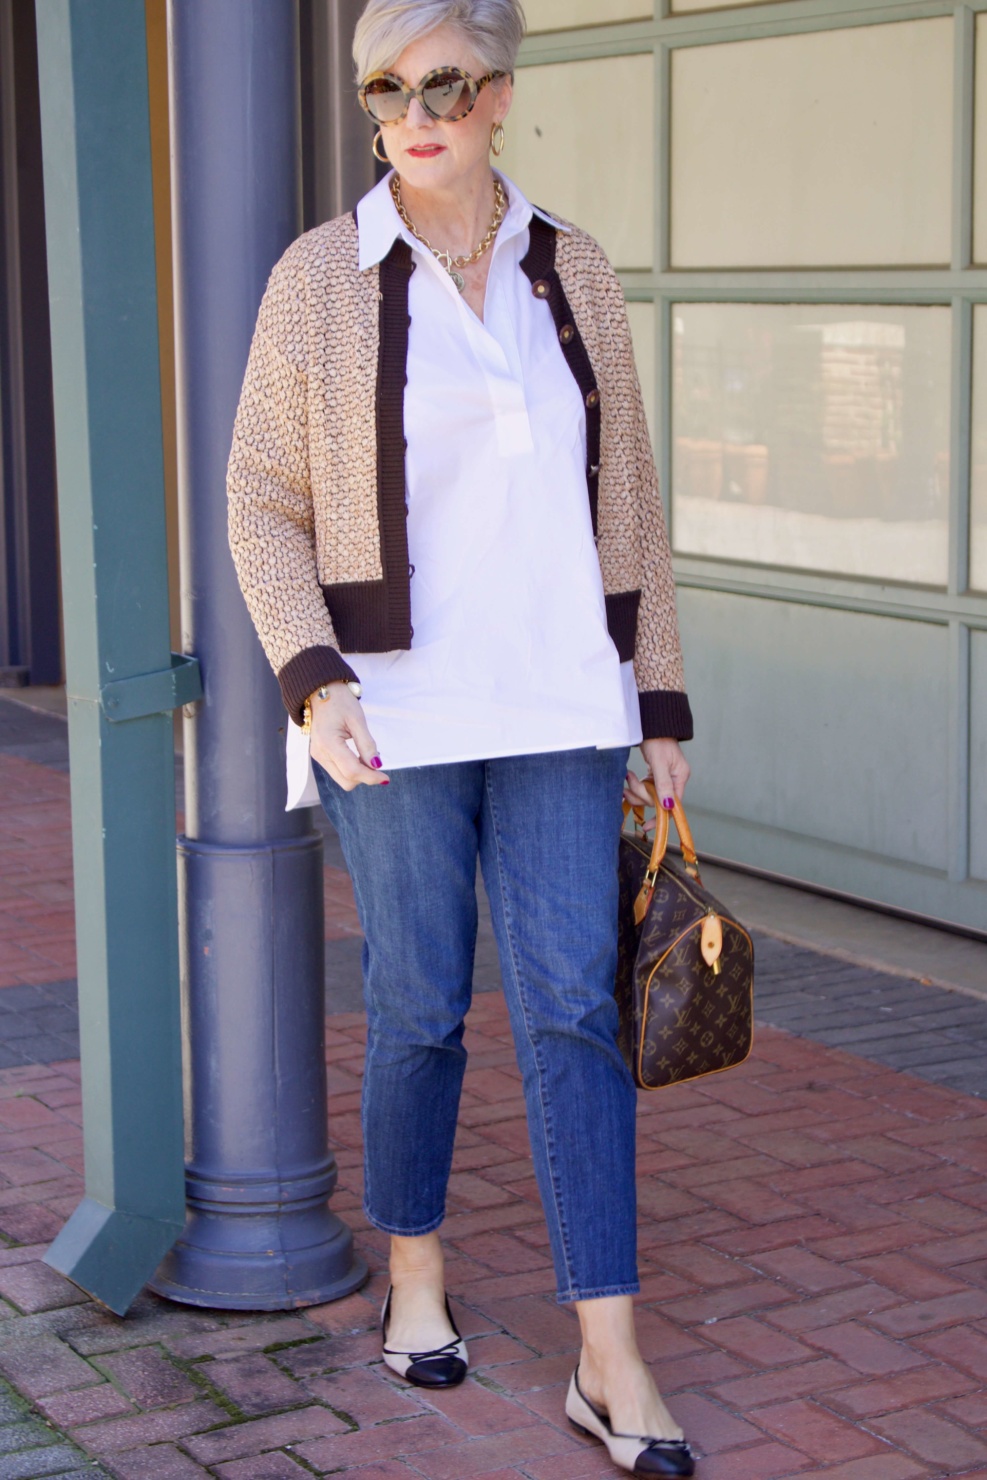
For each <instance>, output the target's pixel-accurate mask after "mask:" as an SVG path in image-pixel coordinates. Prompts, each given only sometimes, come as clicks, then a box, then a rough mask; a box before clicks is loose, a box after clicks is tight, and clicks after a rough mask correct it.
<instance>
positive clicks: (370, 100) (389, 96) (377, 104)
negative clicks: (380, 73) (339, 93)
mask: <svg viewBox="0 0 987 1480" xmlns="http://www.w3.org/2000/svg"><path fill="white" fill-rule="evenodd" d="M363 96H364V98H365V99H366V107H367V112H368V113H369V114H370V116H371V118H376V120H377V122H378V123H394V122H395V120H396V119H398V118H400V117H401V115H402V113H403V112H404V93H403V92H402V90H401V88H399V87H398V85H397V83H396V82H391V81H389V80H388V78H386V77H375V78H374V80H373V82H370V83H368V84H367V86H366V89H365V90H364V94H363Z"/></svg>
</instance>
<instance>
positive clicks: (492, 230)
mask: <svg viewBox="0 0 987 1480" xmlns="http://www.w3.org/2000/svg"><path fill="white" fill-rule="evenodd" d="M391 196H392V198H393V200H394V205H395V207H396V209H397V213H398V215H399V216H400V217H401V220H402V221H403V222H404V224H405V226H407V228H408V230H409V231H410V232H411V234H412V236H413V237H415V238H416V239H417V240H418V241H420V242H421V244H422V246H423V247H427V248H428V250H429V251H430V252H431V253H432V256H433V257H435V258H437V259H438V261H439V262H441V263H442V266H443V267H444V268H445V270H446V272H447V273H448V274H449V276H450V277H451V278H452V280H453V282H454V283H455V284H456V287H457V288H458V289H459V291H460V293H461V292H462V291H463V289H464V288H465V287H466V279H465V278H464V277H463V275H462V273H461V272H457V271H456V269H457V268H458V267H468V266H469V264H470V263H471V262H476V261H477V259H478V258H480V257H482V256H483V254H484V252H485V251H486V250H487V248H488V247H489V246H490V244H491V242H492V241H493V239H494V237H495V236H496V235H497V232H498V230H499V229H500V223H501V222H502V221H503V219H504V215H505V213H506V211H507V196H506V194H505V192H504V187H503V185H502V184H501V183H500V181H499V180H498V178H497V176H496V175H495V176H494V213H493V216H492V217H491V220H490V225H489V226H488V227H487V234H486V236H485V237H484V238H483V240H482V241H481V243H480V245H479V246H478V247H474V248H473V250H472V252H470V254H469V256H468V257H453V255H452V254H451V252H440V251H439V249H438V247H433V246H432V243H431V242H430V241H429V239H428V237H427V236H423V235H422V233H421V232H420V231H419V230H418V227H417V226H416V225H415V223H414V221H412V219H411V217H410V216H409V215H408V212H407V211H406V210H405V208H404V202H403V201H402V200H401V182H400V180H399V179H398V177H397V175H392V177H391Z"/></svg>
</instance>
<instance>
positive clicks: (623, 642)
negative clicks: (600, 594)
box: [604, 591, 641, 663]
mask: <svg viewBox="0 0 987 1480" xmlns="http://www.w3.org/2000/svg"><path fill="white" fill-rule="evenodd" d="M604 601H605V602H606V607H607V631H608V632H609V633H610V636H611V638H612V639H613V645H614V647H615V648H616V649H617V652H618V654H619V656H620V661H621V662H622V663H629V662H630V660H631V659H632V658H633V656H634V646H635V643H636V642H637V609H638V607H639V606H640V605H641V593H640V591H615V592H614V593H613V595H612V596H606V597H604Z"/></svg>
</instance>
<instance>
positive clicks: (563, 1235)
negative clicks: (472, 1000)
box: [485, 770, 572, 1288]
mask: <svg viewBox="0 0 987 1480" xmlns="http://www.w3.org/2000/svg"><path fill="white" fill-rule="evenodd" d="M485 785H486V791H487V796H488V798H489V800H490V820H491V823H492V824H493V831H494V843H495V848H494V857H495V860H496V864H497V888H498V891H499V893H500V905H501V909H502V910H503V912H504V931H505V934H506V937H507V945H508V949H509V951H510V958H511V971H512V973H513V975H514V985H515V988H516V990H517V995H518V1002H519V1003H520V1005H521V1020H522V1022H523V1023H524V1032H525V1036H526V1037H527V1040H528V1045H529V1047H530V1049H531V1055H532V1059H533V1060H534V1063H535V1067H536V1069H537V1071H538V1104H539V1106H540V1108H541V1119H542V1129H543V1132H544V1135H545V1149H546V1152H547V1155H548V1173H549V1182H550V1183H551V1187H552V1202H553V1205H554V1209H555V1221H556V1223H557V1224H558V1229H559V1238H560V1240H561V1243H562V1253H563V1257H564V1259H565V1264H566V1274H567V1284H568V1286H569V1287H570V1288H571V1286H572V1251H571V1248H570V1243H569V1232H568V1228H567V1227H566V1221H565V1218H564V1217H563V1213H562V1207H561V1204H560V1202H559V1193H558V1186H557V1183H556V1176H555V1155H554V1145H555V1138H554V1136H553V1134H552V1130H551V1124H550V1117H549V1113H548V1106H547V1104H546V1103H545V1096H544V1089H543V1075H542V1063H543V1061H542V1057H541V1054H540V1052H539V1046H538V1044H537V1043H536V1041H535V1039H534V1037H533V1036H532V1032H531V1025H530V1022H529V1018H528V1008H527V1003H526V1001H525V995H524V988H523V986H522V984H521V973H520V971H519V970H518V962H517V951H516V944H515V939H514V930H513V927H512V924H511V912H510V908H509V905H508V902H507V892H506V890H505V888H504V871H503V866H502V863H501V854H500V829H499V827H498V823H497V803H496V801H495V799H494V794H493V787H492V786H491V784H490V773H489V770H488V771H487V775H486V777H485Z"/></svg>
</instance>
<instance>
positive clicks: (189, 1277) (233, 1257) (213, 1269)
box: [149, 1201, 368, 1310]
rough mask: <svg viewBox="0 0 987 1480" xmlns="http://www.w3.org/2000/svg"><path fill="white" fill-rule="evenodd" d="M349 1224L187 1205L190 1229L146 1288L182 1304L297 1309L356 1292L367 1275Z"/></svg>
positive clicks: (315, 1211) (317, 1216) (313, 1211)
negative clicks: (355, 1246)
mask: <svg viewBox="0 0 987 1480" xmlns="http://www.w3.org/2000/svg"><path fill="white" fill-rule="evenodd" d="M367 1275H368V1270H367V1266H366V1264H365V1263H364V1261H363V1259H361V1257H360V1255H359V1254H357V1253H356V1251H355V1249H354V1247H353V1235H352V1234H351V1232H350V1230H349V1229H348V1228H347V1226H346V1224H345V1223H343V1221H342V1220H341V1219H340V1218H337V1216H336V1214H335V1213H333V1212H331V1211H330V1209H329V1208H328V1206H327V1205H326V1203H325V1202H324V1201H323V1202H321V1203H319V1204H318V1205H313V1206H312V1207H310V1208H299V1207H297V1206H296V1207H294V1208H292V1210H291V1212H290V1213H285V1212H284V1211H283V1210H277V1209H261V1208H258V1209H256V1210H248V1209H244V1208H240V1209H238V1210H237V1211H236V1212H231V1211H230V1209H229V1208H228V1207H227V1208H223V1209H206V1208H193V1207H190V1208H189V1217H188V1222H187V1223H186V1225H185V1232H184V1233H183V1234H182V1236H181V1238H180V1239H179V1240H178V1242H177V1243H176V1244H175V1245H174V1247H173V1248H172V1249H171V1251H170V1252H169V1253H168V1254H167V1255H166V1257H165V1258H164V1260H163V1261H162V1262H161V1264H160V1265H159V1267H158V1270H157V1272H156V1274H155V1276H154V1278H153V1279H152V1280H151V1281H150V1285H149V1288H150V1289H151V1290H153V1291H154V1293H155V1294H156V1295H163V1296H165V1298H166V1299H168V1300H175V1301H178V1302H179V1303H180V1304H181V1305H199V1306H208V1307H211V1308H213V1309H216V1310H294V1309H297V1308H298V1307H299V1306H303V1305H324V1304H325V1303H326V1302H327V1301H330V1300H340V1299H342V1297H343V1296H344V1295H351V1294H352V1293H353V1291H354V1290H358V1289H359V1288H360V1286H361V1285H362V1284H363V1283H364V1281H365V1280H366V1279H367Z"/></svg>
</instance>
